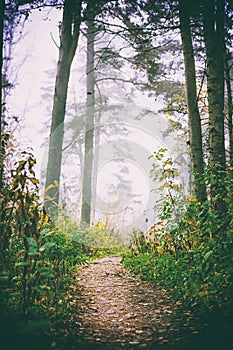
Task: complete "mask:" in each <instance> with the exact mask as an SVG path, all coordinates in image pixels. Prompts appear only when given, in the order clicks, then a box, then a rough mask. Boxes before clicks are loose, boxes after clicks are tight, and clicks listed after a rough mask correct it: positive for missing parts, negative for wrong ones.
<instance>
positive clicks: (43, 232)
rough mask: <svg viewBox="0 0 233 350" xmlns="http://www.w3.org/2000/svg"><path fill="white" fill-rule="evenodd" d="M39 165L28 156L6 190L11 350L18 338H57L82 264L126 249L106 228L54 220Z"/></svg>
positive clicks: (4, 312) (2, 262)
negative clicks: (47, 206)
mask: <svg viewBox="0 0 233 350" xmlns="http://www.w3.org/2000/svg"><path fill="white" fill-rule="evenodd" d="M35 163H36V160H35V158H34V157H33V154H32V153H30V152H23V153H22V154H21V159H20V161H19V162H17V163H16V164H15V166H14V167H13V169H11V170H10V171H9V174H8V177H7V179H5V182H4V186H3V187H2V188H1V192H0V199H1V200H0V215H1V218H0V231H1V236H0V249H1V255H0V329H1V335H2V342H1V344H3V343H4V339H5V341H6V343H7V349H10V342H11V341H13V340H14V338H19V339H21V340H22V339H27V340H28V337H29V336H30V337H34V336H36V335H37V336H39V335H40V338H41V339H43V336H46V337H47V336H48V337H50V336H52V335H53V336H54V335H55V334H56V333H57V331H58V328H59V327H60V328H62V327H63V323H64V321H65V320H66V319H67V318H68V316H69V312H70V299H71V298H72V294H71V286H72V284H73V283H74V278H75V275H76V273H77V268H78V266H80V265H82V264H86V263H88V261H89V260H91V259H94V258H96V257H100V256H104V255H108V254H115V253H117V252H119V250H120V249H121V247H120V242H119V240H118V239H117V238H116V237H112V236H111V235H109V233H108V231H107V229H106V228H99V227H94V228H93V229H87V228H85V229H84V228H81V227H79V226H78V225H77V223H74V222H72V221H71V220H70V219H69V218H68V217H66V216H65V215H64V214H62V213H60V214H59V218H58V220H57V222H52V221H51V219H50V217H49V215H48V214H47V212H46V210H45V208H44V205H43V203H42V202H41V200H40V197H39V181H38V180H37V179H36V177H35V172H34V170H33V168H34V165H35ZM65 332H66V330H63V333H64V334H65ZM29 343H30V342H29ZM30 344H31V343H30ZM33 346H36V344H34V345H33ZM35 348H36V347H35Z"/></svg>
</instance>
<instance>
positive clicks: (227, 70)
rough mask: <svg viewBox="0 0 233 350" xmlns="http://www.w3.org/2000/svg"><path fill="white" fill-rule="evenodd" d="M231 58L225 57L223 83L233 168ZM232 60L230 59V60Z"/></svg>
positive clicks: (231, 165)
mask: <svg viewBox="0 0 233 350" xmlns="http://www.w3.org/2000/svg"><path fill="white" fill-rule="evenodd" d="M230 58H231V56H230V55H229V57H228V55H227V53H226V57H225V81H226V88H227V118H228V119H227V125H228V133H229V145H230V146H229V158H230V161H229V164H230V167H233V103H232V87H231V74H230V67H229V60H230ZM231 60H232V59H231Z"/></svg>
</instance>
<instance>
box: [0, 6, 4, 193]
mask: <svg viewBox="0 0 233 350" xmlns="http://www.w3.org/2000/svg"><path fill="white" fill-rule="evenodd" d="M4 14H5V1H4V0H0V189H1V188H2V181H3V169H4V166H3V158H4V148H3V132H2V122H3V121H2V111H3V108H2V66H3V32H4Z"/></svg>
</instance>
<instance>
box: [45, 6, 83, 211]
mask: <svg viewBox="0 0 233 350" xmlns="http://www.w3.org/2000/svg"><path fill="white" fill-rule="evenodd" d="M81 7H82V0H65V2H64V11H63V19H62V28H61V36H60V47H59V60H58V66H57V75H56V82H55V92H54V99H53V111H52V125H51V129H50V140H49V154H48V163H47V173H46V182H45V190H46V189H47V191H46V196H47V203H46V209H47V210H48V211H49V214H52V215H53V214H55V216H56V214H57V208H58V204H59V182H60V174H61V162H62V144H63V137H64V119H65V111H66V100H67V91H68V83H69V77H70V69H71V64H72V61H73V58H74V55H75V52H76V48H77V45H78V38H79V32H80V23H81ZM50 185H51V186H50ZM53 185H54V186H53Z"/></svg>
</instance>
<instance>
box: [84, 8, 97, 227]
mask: <svg viewBox="0 0 233 350" xmlns="http://www.w3.org/2000/svg"><path fill="white" fill-rule="evenodd" d="M89 14H90V16H89V18H88V19H87V65H86V76H87V83H86V84H87V100H86V121H85V153H84V172H83V182H82V209H81V223H82V224H83V225H86V226H90V224H91V202H92V179H93V139H94V114H95V110H94V105H95V88H94V87H95V74H94V73H95V72H94V70H95V67H94V58H95V48H94V41H95V25H94V13H93V12H92V11H89Z"/></svg>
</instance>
